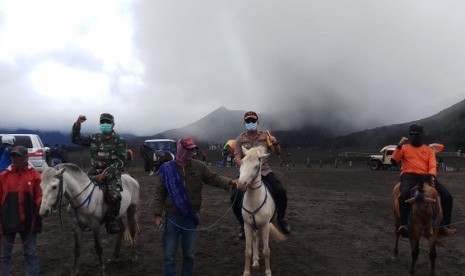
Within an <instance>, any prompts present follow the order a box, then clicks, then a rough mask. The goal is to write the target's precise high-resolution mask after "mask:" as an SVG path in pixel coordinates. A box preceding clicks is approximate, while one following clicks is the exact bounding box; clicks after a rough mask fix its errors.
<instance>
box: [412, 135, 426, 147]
mask: <svg viewBox="0 0 465 276" xmlns="http://www.w3.org/2000/svg"><path fill="white" fill-rule="evenodd" d="M422 138H423V137H422V135H415V136H410V138H409V140H410V144H411V145H412V146H414V147H419V146H421V145H422V144H423V141H422V140H423V139H422Z"/></svg>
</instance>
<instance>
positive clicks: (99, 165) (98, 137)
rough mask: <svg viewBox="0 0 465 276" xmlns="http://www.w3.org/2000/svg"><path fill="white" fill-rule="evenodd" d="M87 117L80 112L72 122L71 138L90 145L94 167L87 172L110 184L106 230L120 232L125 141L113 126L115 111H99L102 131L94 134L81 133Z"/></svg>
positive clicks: (96, 178)
mask: <svg viewBox="0 0 465 276" xmlns="http://www.w3.org/2000/svg"><path fill="white" fill-rule="evenodd" d="M85 120H87V118H86V116H83V115H80V116H79V117H78V119H77V121H76V122H75V123H74V125H73V130H72V141H73V143H75V144H79V145H85V146H90V158H91V164H90V165H91V169H90V171H89V172H88V175H89V176H90V177H91V178H92V179H95V180H96V181H97V182H100V183H105V184H106V186H107V194H106V198H105V200H106V202H107V204H108V211H107V214H106V218H105V221H106V230H107V232H108V233H109V234H115V233H118V232H119V229H118V225H117V224H116V222H115V218H116V217H117V216H118V214H119V209H120V206H121V191H122V186H121V173H122V172H123V170H124V162H125V160H126V142H125V140H124V139H123V138H122V137H121V136H119V135H118V134H117V133H116V132H115V131H114V130H113V128H114V126H115V122H114V118H113V115H111V114H109V113H103V114H101V115H100V131H101V133H94V134H91V135H85V136H81V123H83V122H84V121H85Z"/></svg>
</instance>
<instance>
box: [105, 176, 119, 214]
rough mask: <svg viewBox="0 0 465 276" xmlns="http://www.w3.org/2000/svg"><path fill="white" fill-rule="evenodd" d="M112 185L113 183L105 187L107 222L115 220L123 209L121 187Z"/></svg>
mask: <svg viewBox="0 0 465 276" xmlns="http://www.w3.org/2000/svg"><path fill="white" fill-rule="evenodd" d="M112 184H113V183H109V184H107V185H105V202H106V203H107V206H108V208H107V213H106V216H105V220H106V221H107V222H111V221H114V220H115V218H116V217H117V216H118V214H119V209H120V207H121V192H120V188H119V185H112Z"/></svg>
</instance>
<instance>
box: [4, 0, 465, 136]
mask: <svg viewBox="0 0 465 276" xmlns="http://www.w3.org/2000/svg"><path fill="white" fill-rule="evenodd" d="M15 2H16V1H15ZM52 3H55V1H45V0H44V1H41V5H42V6H41V5H37V6H34V7H35V9H37V10H38V12H39V13H40V18H47V20H44V22H39V23H37V24H35V22H37V16H36V15H35V14H31V13H28V15H29V17H27V16H22V17H19V19H18V17H17V14H19V13H20V12H23V8H22V7H21V6H15V5H13V4H11V3H10V4H8V5H6V4H3V5H1V6H0V12H2V20H1V21H0V45H2V46H0V67H1V68H4V69H5V70H2V73H1V74H0V79H1V80H4V81H3V82H2V84H0V85H1V86H0V87H1V88H2V90H1V91H2V92H0V93H2V94H4V93H7V91H8V93H10V94H14V95H17V96H19V97H22V98H24V99H28V101H25V106H26V107H27V110H28V111H29V112H17V109H15V108H14V107H12V106H8V107H7V108H6V109H5V111H4V112H7V114H8V115H9V116H8V120H6V122H5V125H7V126H12V125H21V126H23V125H27V124H33V125H35V126H40V127H44V128H50V129H53V128H55V127H60V128H62V129H68V128H69V125H70V124H71V123H72V122H73V121H74V120H75V118H76V117H77V115H79V114H86V115H88V117H89V122H95V123H92V126H91V128H94V129H96V122H97V121H98V120H97V118H98V115H99V114H100V113H102V112H110V113H113V114H114V115H115V117H116V120H117V125H118V128H119V129H121V130H122V131H128V132H134V133H136V134H141V135H142V134H143V135H150V134H155V133H157V132H160V131H163V130H166V129H171V128H179V127H182V126H184V125H187V124H189V123H192V122H193V121H195V120H198V119H200V118H202V117H203V116H205V115H207V114H208V113H210V112H211V111H213V110H215V109H216V108H218V107H220V106H225V107H227V108H228V109H232V110H256V111H258V112H262V113H270V112H276V113H279V114H286V116H279V117H280V118H284V120H283V121H282V122H280V123H281V126H282V127H283V128H286V127H287V128H289V127H296V126H300V125H303V124H311V123H322V124H335V125H344V127H345V128H347V129H357V130H360V129H366V128H371V127H377V126H379V125H384V124H393V123H402V122H407V121H411V120H416V119H421V118H424V117H427V116H430V115H433V114H435V113H437V112H439V111H441V110H443V109H445V108H447V107H449V106H451V105H453V104H455V103H457V102H458V101H461V100H463V98H464V96H463V92H462V88H463V87H464V86H465V79H464V78H463V77H462V72H463V71H464V69H465V68H464V67H465V54H464V52H463V49H462V45H464V44H465V36H463V35H462V30H463V29H464V28H465V18H463V15H462V14H461V11H462V10H463V9H464V8H465V3H462V2H457V1H442V2H441V3H436V2H433V1H409V2H405V1H375V2H373V1H371V2H370V1H362V0H355V1H346V2H341V1H332V0H329V1H303V0H302V1H297V0H293V1H278V0H268V1H264V0H258V1H245V0H242V1H234V2H223V1H215V0H200V1H194V2H193V1H149V0H140V1H135V0H134V1H130V0H126V1H124V0H120V1H101V2H100V1H99V3H96V2H95V1H83V2H82V4H79V3H81V2H79V3H78V2H77V1H71V7H72V8H68V7H67V6H66V5H57V6H56V7H54V9H48V8H46V7H48V5H49V4H50V5H51V4H52ZM81 7H83V8H82V9H81ZM50 11H54V12H53V13H49V12H50ZM57 22H60V24H57ZM14 26H19V27H18V28H19V29H15V28H13V27H14ZM18 30H20V31H21V35H20V36H15V35H14V34H16V33H18V32H17V31H18ZM6 41H9V42H10V43H9V44H7V43H5V42H6ZM4 45H13V46H4ZM44 68H55V69H54V70H51V69H50V70H49V71H47V70H45V69H44ZM53 72H56V73H53ZM66 85H69V86H70V87H69V89H62V90H63V91H60V90H59V88H57V87H63V86H66ZM41 89H42V90H41ZM79 91H81V92H79ZM5 95H6V94H5ZM53 95H56V96H53ZM80 95H81V96H83V97H84V98H85V99H83V98H82V97H80ZM30 100H32V102H31V101H30ZM26 102H27V103H26ZM31 110H33V111H34V112H32V111H31ZM17 113H20V114H17ZM35 114H39V116H36V115H35ZM10 118H11V119H10ZM91 118H95V119H91ZM51 122H53V123H51ZM2 126H3V125H2Z"/></svg>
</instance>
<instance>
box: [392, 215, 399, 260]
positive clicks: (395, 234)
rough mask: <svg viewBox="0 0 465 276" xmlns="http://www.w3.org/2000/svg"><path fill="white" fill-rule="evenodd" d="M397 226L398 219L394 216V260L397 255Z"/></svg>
mask: <svg viewBox="0 0 465 276" xmlns="http://www.w3.org/2000/svg"><path fill="white" fill-rule="evenodd" d="M399 227H400V219H399V218H397V217H396V218H395V220H394V236H395V237H396V239H395V242H394V250H393V253H394V255H393V259H394V260H395V259H397V256H398V255H399V237H400V233H399Z"/></svg>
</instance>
